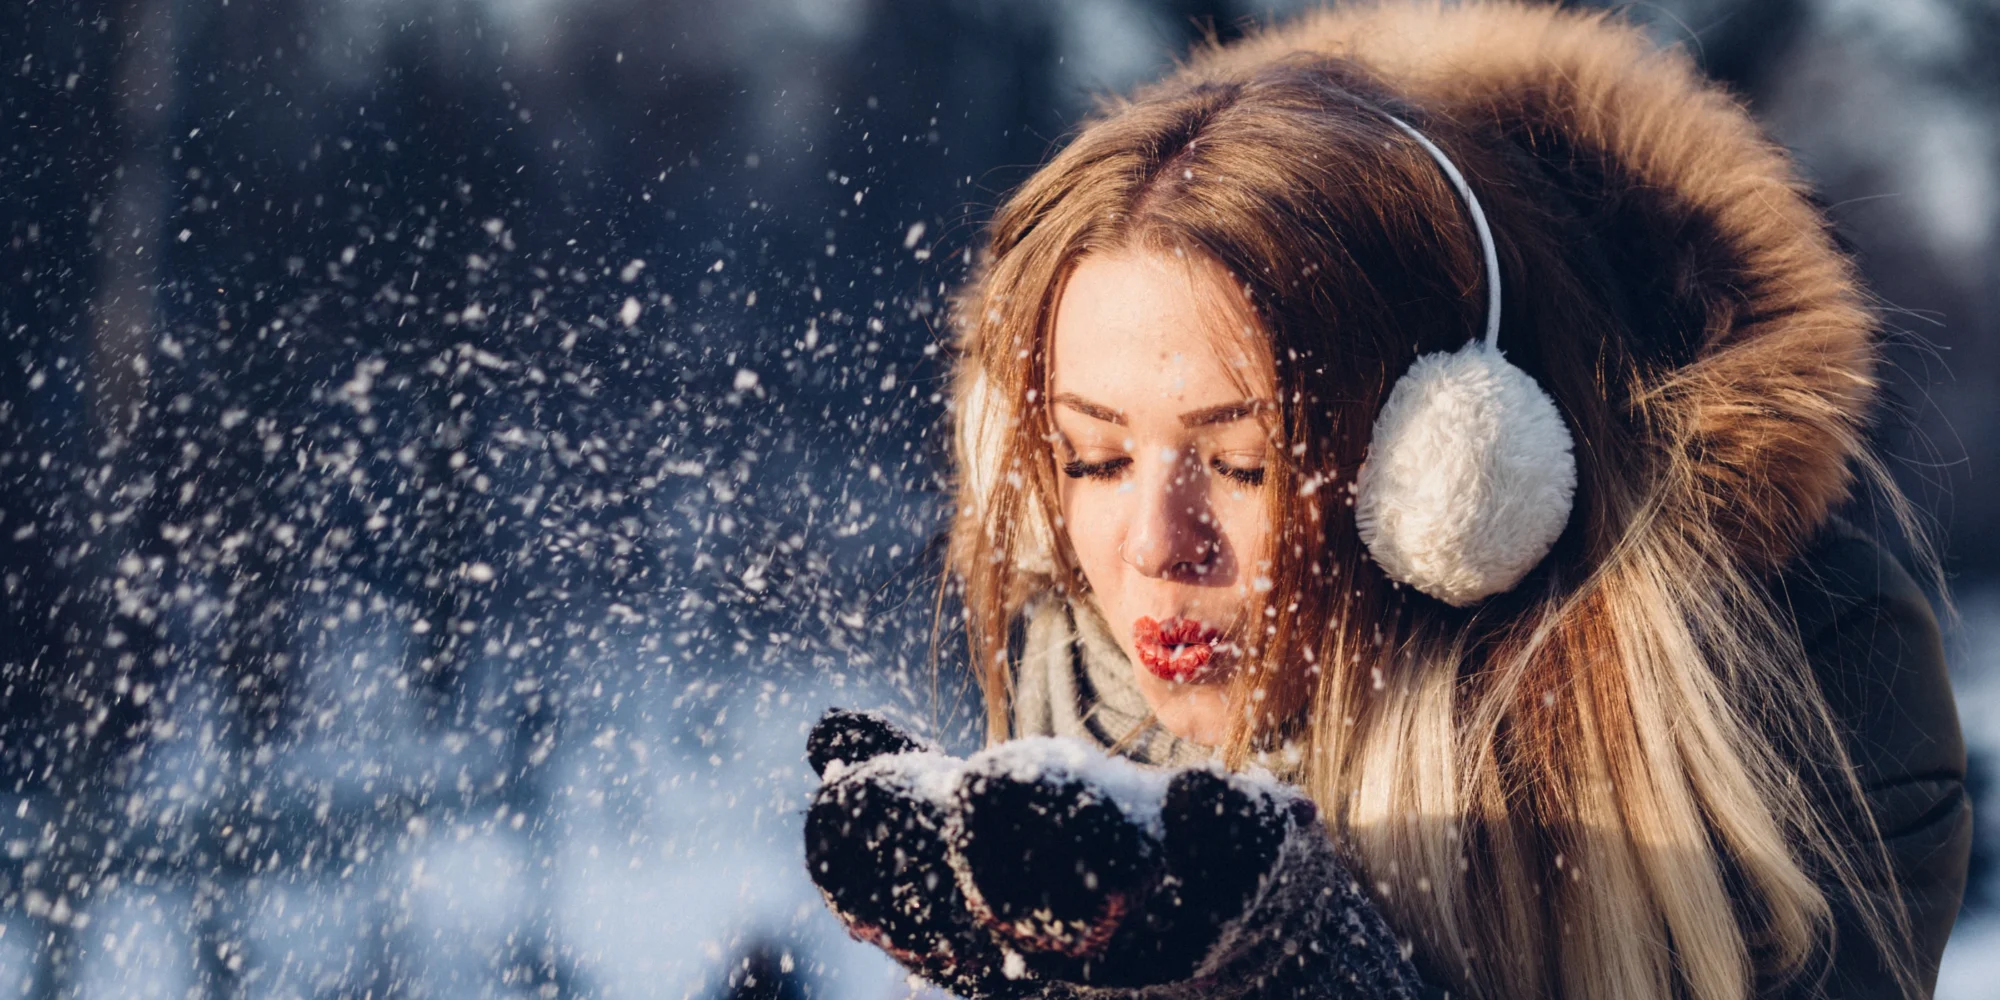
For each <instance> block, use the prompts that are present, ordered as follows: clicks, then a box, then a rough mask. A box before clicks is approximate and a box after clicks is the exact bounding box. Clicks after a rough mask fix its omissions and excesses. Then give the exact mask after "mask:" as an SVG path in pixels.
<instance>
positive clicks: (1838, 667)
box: [1017, 518, 1972, 1000]
mask: <svg viewBox="0 0 2000 1000" xmlns="http://www.w3.org/2000/svg"><path fill="white" fill-rule="evenodd" d="M1773 588H1774V593H1775V595H1776V597H1777V601H1778V603H1779V606H1781V607H1789V608H1791V610H1792V613H1793V616H1794V618H1795V620H1796V621H1797V623H1798V631H1799V636H1800V638H1801V639H1802V640H1803V641H1804V644H1805V650H1806V655H1807V657H1808V659H1809V661H1810V663H1811V665H1812V667H1813V671H1814V673H1815V675H1816V678H1817V680H1818V682H1819V685H1820V688H1821V690H1822V691H1823V692H1824V694H1825V696H1826V699H1827V701H1828V703H1829V707H1830V708H1831V709H1832V714H1833V716H1834V719H1835V721H1836V723H1837V725H1839V726H1840V728H1841V729H1842V731H1843V732H1844V733H1845V734H1846V735H1847V737H1848V740H1847V749H1848V754H1849V756H1850V758H1851V759H1852V761H1853V763H1854V767H1855V775H1854V777H1855V779H1856V783H1857V784H1858V785H1859V786H1860V787H1861V789H1862V791H1863V794H1864V795H1865V796H1866V799H1867V802H1868V806H1869V808H1870V810H1871V811H1872V812H1873V817H1872V819H1873V822H1874V826H1875V829H1876V830H1878V831H1880V834H1881V841H1880V843H1881V846H1883V847H1885V848H1887V852H1888V857H1889V860H1890V864H1891V866H1892V867H1893V869H1894V874H1895V878H1896V883H1897V890H1898V892H1899V894H1900V896H1901V898H1902V900H1903V902H1904V905H1905V906H1906V907H1907V909H1908V912H1909V917H1910V928H1911V931H1912V936H1911V948H1910V951H1909V953H1908V955H1907V956H1906V961H1907V962H1908V963H1909V965H1910V967H1911V968H1912V969H1913V971H1915V973H1916V974H1917V978H1918V981H1919V983H1920V985H1922V987H1923V988H1924V991H1925V993H1926V995H1928V993H1929V991H1930V989H1931V986H1932V984H1933V983H1934V982H1935V980H1936V978H1937V969H1938V959H1939V956H1940V955H1941V954H1942V953H1943V951H1944V945H1945V940H1946V938H1948V937H1949V936H1950V934H1951V927H1952V922H1953V920H1954V919H1955V918H1956V917H1957V915H1958V905H1959V899H1960V897H1961V896H1962V895H1963V893H1964V890H1965V878H1966V864H1967V860H1968V857H1969V855H1970V851H1971V844H1972V811H1971V808H1970V805H1969V803H1968V800H1967V799H1966V795H1965V787H1964V779H1965V744H1964V741H1963V740H1962V739H1961V738H1960V735H1959V726H1958V714H1957V710H1956V708H1955V707H1954V705H1953V702H1952V696H1951V686H1950V683H1949V680H1948V678H1947V676H1946V672H1945V662H1944V649H1943V645H1942V643H1941V641H1940V638H1939V634H1938V625H1937V620H1936V618H1935V616H1934V615H1933V613H1932V611H1931V607H1930V605H1929V603H1928V602H1927V601H1926V600H1925V598H1924V595H1923V592H1922V591H1921V590H1919V589H1918V587H1917V585H1916V583H1915V581H1914V580H1912V579H1911V577H1910V574H1909V573H1908V572H1907V571H1906V570H1904V568H1903V567H1902V565H1901V564H1899V563H1898V562H1897V561H1896V559H1895V558H1894V557H1893V556H1891V555H1890V554H1889V553H1888V552H1887V551H1886V550H1885V549H1884V548H1883V547H1882V546H1881V545H1880V544H1879V543H1877V542H1876V541H1874V540H1873V539H1872V538H1870V537H1868V536H1867V535H1865V534H1863V533H1862V532H1861V531H1859V530H1857V529H1856V528H1855V527H1854V526H1852V525H1851V524H1849V523H1848V522H1847V521H1845V520H1842V519H1840V518H1832V519H1829V520H1828V522H1827V523H1826V525H1825V527H1824V528H1823V530H1822V531H1820V532H1819V533H1818V535H1817V536H1816V537H1815V538H1814V539H1813V541H1812V542H1811V544H1809V545H1808V546H1807V548H1806V549H1805V551H1804V552H1802V553H1801V554H1800V555H1799V557H1798V558H1797V559H1796V560H1794V561H1793V563H1792V564H1791V565H1790V566H1789V567H1787V569H1786V570H1785V572H1784V573H1783V574H1781V575H1780V576H1779V577H1778V578H1777V579H1776V581H1775V582H1774V584H1773ZM1081 610H1082V613H1081V614H1071V613H1069V612H1068V611H1067V610H1066V609H1054V608H1040V609H1038V613H1033V614H1031V615H1030V617H1029V621H1028V628H1027V634H1026V635H1025V636H1024V640H1025V641H1024V642H1023V643H1022V648H1021V658H1020V660H1019V661H1018V663H1019V672H1018V676H1019V679H1020V682H1021V689H1020V691H1021V699H1020V703H1019V705H1018V711H1017V722H1018V724H1019V728H1020V730H1021V732H1022V733H1023V734H1024V735H1062V736H1068V737H1072V738H1077V739H1083V740H1088V741H1092V742H1096V743H1098V744H1099V745H1101V746H1104V747H1106V748H1107V749H1109V748H1111V747H1113V746H1114V745H1115V746H1117V747H1118V749H1119V751H1120V752H1122V753H1125V754H1127V755H1129V756H1133V757H1136V758H1138V759H1140V760H1144V761H1147V762H1150V763H1156V764H1162V765H1168V766H1176V765H1184V764H1188V763H1191V762H1194V761H1197V760H1200V759H1202V758H1203V757H1204V756H1205V755H1204V754H1203V753H1201V752H1200V749H1199V748H1197V747H1194V746H1193V745H1191V744H1187V743H1185V742H1184V741H1181V740H1177V739H1175V738H1174V737H1173V736H1172V735H1171V734H1168V733H1166V732H1165V731H1164V730H1161V729H1159V728H1158V727H1157V726H1154V727H1148V728H1145V729H1142V730H1140V732H1139V735H1138V736H1137V737H1136V738H1134V737H1133V736H1132V732H1133V729H1134V727H1135V726H1139V725H1142V724H1143V722H1144V717H1145V713H1144V706H1143V704H1142V703H1141V702H1140V700H1139V694H1138V692H1137V690H1136V689H1135V688H1133V687H1132V686H1131V682H1130V681H1129V680H1128V679H1127V677H1126V675H1127V674H1128V672H1129V670H1130V667H1129V665H1128V664H1126V663H1125V661H1124V659H1123V656H1122V654H1121V653H1119V652H1118V651H1117V647H1116V646H1115V644H1113V643H1112V641H1111V639H1110V638H1109V636H1108V635H1105V634H1103V626H1102V624H1101V623H1100V622H1098V621H1096V620H1095V617H1094V614H1093V613H1092V612H1090V611H1089V610H1088V609H1081ZM1803 770H1807V771H1810V770H1811V768H1810V767H1807V768H1803ZM1826 801H1827V802H1829V803H1837V802H1841V801H1844V798H1843V797H1842V796H1839V795H1833V794H1829V795H1827V796H1826ZM1848 819H1849V821H1850V822H1849V823H1847V824H1844V825H1847V826H1849V827H1850V828H1854V827H1858V828H1859V829H1866V824H1854V823H1852V822H1851V820H1852V817H1848ZM1874 847H1875V845H1874V844H1872V843H1869V842H1867V841H1865V840H1857V841H1856V842H1854V844H1853V848H1854V850H1855V851H1857V852H1860V851H1867V850H1872V849H1874ZM1829 890H1830V891H1835V887H1832V886H1829ZM1832 902H1833V903H1834V909H1835V914H1836V926H1835V934H1834V943H1833V957H1832V962H1831V965H1830V967H1824V974H1823V975H1818V974H1816V973H1817V972H1818V971H1819V970H1817V969H1816V970H1815V973H1814V974H1809V975H1808V976H1805V977H1801V978H1798V979H1795V980H1794V981H1791V982H1788V983H1783V984H1776V985H1769V986H1767V987H1766V988H1765V989H1763V990H1762V991H1761V993H1760V995H1762V996H1764V997H1767V998H1770V1000H1807V998H1821V997H1824V998H1827V1000H1877V998H1890V997H1896V996H1898V994H1897V991H1896V989H1895V987H1894V979H1893V977H1892V976H1891V975H1890V974H1889V972H1888V971H1887V970H1886V969H1885V968H1884V966H1883V965H1882V962H1881V958H1882V956H1881V955H1880V954H1879V952H1878V951H1877V949H1876V948H1875V947H1874V945H1873V943H1872V941H1871V939H1870V937H1869V936H1868V935H1867V934H1866V933H1865V932H1864V930H1863V929H1862V927H1861V925H1860V923H1859V921H1858V920H1857V918H1856V916H1855V914H1854V913H1853V911H1852V909H1851V908H1850V907H1848V906H1847V905H1845V902H1844V900H1843V899H1842V898H1841V897H1839V896H1837V895H1836V896H1835V897H1834V898H1833V899H1832ZM1301 923H1303V921H1301ZM1431 996H1432V997H1433V998H1442V997H1443V996H1444V993H1443V992H1442V991H1434V992H1433V993H1432V994H1431Z"/></svg>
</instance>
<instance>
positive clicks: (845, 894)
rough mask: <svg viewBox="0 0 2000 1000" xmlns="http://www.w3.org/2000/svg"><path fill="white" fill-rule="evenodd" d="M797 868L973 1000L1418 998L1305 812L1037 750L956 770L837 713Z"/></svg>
mask: <svg viewBox="0 0 2000 1000" xmlns="http://www.w3.org/2000/svg"><path fill="white" fill-rule="evenodd" d="M807 755H808V758H809V759H810V760H811V762H812V765H813V768H814V769H815V770H816V771H818V772H819V773H820V775H821V778H822V784H821V786H820V788H819V791H818V792H816V793H815V794H814V796H813V800H812V805H811V807H810V808H809V810H808V811H807V814H806V830H805V833H806V864H807V867H808V869H809V871H810V873H811V875H812V879H813V882H814V883H815V884H817V885H818V886H819V887H820V891H821V892H822V893H823V894H824V895H825V897H826V900H827V904H828V905H829V906H830V907H832V909H833V911H834V913H835V914H836V915H838V916H839V917H840V919H841V921H842V922H843V923H845V924H846V925H847V928H848V931H849V932H850V933H851V934H853V935H854V936H855V937H856V938H858V939H860V940H863V941H867V942H869V943H871V944H874V945H876V946H878V947H880V948H882V949H883V950H884V951H887V952H888V953H889V954H890V955H891V956H893V957H894V958H895V959H896V960H897V961H898V962H900V963H902V964H903V965H904V967H906V968H908V969H910V970H911V971H913V972H915V973H917V974H918V975H920V976H922V977H923V978H925V979H928V980H930V981H931V982H934V983H936V984H938V985H939V986H942V987H944V988H946V989H948V990H952V991H954V992H958V993H961V994H965V995H969V996H973V997H1045V998H1069V997H1103V998H1107V1000H1109V998H1139V997H1147V998H1176V997H1190V998H1191V997H1203V998H1209V997H1257V998H1266V997H1268V998H1277V997H1322V998H1365V1000H1378V998H1379V1000H1406V998H1413V997H1416V996H1417V995H1418V993H1419V984H1418V980H1417V976H1416V973H1415V971H1414V970H1413V969H1412V968H1411V966H1410V964H1409V962H1408V960H1407V959H1405V958H1404V956H1403V954H1402V951H1401V949H1400V948H1399V947H1398V946H1397V943H1396V939H1395V935H1394V934H1393V933H1392V932H1391V931H1390V929H1389V927H1388V925H1387V924H1386V923H1384V922H1383V920H1382V917H1381V914H1380V913H1379V912H1378V911H1377V910H1376V908H1375V905H1374V903H1373V902H1372V901H1370V900H1369V899H1368V898H1367V897H1366V896H1365V895H1364V894H1362V892H1361V890H1360V887H1359V886H1358V885H1357V884H1356V883H1355V881H1354V879H1353V878H1352V877H1351V876H1350V875H1349V873H1348V871H1347V869H1346V867H1345V865H1344V864H1343V863H1342V862H1341V861H1340V859H1339V857H1338V856H1337V855H1336V853H1335V852H1334V849H1333V845H1332V843H1331V841H1330V840H1329V839H1328V837H1327V834H1326V831H1325V829H1324V828H1323V827H1322V826H1321V824H1320V822H1319V817H1318V813H1317V811H1316V810H1315V809H1314V808H1313V806H1312V803H1311V802H1310V801H1309V800H1307V799H1305V798H1304V797H1302V796H1301V795H1299V794H1298V793H1297V792H1296V791H1295V790H1292V789H1288V788H1285V787H1284V786H1281V785H1278V784H1276V783H1273V782H1269V781H1260V780H1256V779H1252V778H1247V777H1242V776H1238V775H1231V774H1227V773H1224V772H1221V771H1217V770H1210V769H1207V768H1188V769H1182V770H1176V771H1162V770H1156V769H1151V768H1146V767H1143V766H1141V765H1138V764H1135V763H1132V762H1130V761H1126V760H1123V759H1120V758H1113V757H1106V756H1104V755H1103V754H1102V753H1101V752H1100V751H1098V750H1096V749H1095V748H1091V747H1087V746H1085V745H1083V744H1080V743H1076V742H1072V741H1066V740H1056V739H1026V740H1016V741H1013V742H1010V743H1006V744H1002V745H1000V746H997V747H993V748H991V749H989V750H986V751H983V752H981V753H978V754H975V755H974V756H973V757H972V758H970V759H969V760H960V759H958V758H955V757H949V756H946V755H945V754H943V753H942V752H940V751H939V750H937V749H936V748H934V747H931V746H928V745H926V744H924V743H922V742H921V741H919V740H917V739H915V738H914V737H911V736H910V735H908V734H906V733H904V732H903V731H902V730H900V729H898V728H896V727H895V726H894V725H893V724H891V723H889V722H888V721H887V720H885V719H882V718H881V717H879V716H875V715H870V714H865V713H859V712H847V711H841V710H834V711H831V712H828V713H827V715H826V716H825V717H824V718H822V719H821V720H820V722H819V724H818V725H817V726H815V727H814V729H813V731H812V735H811V737H810V738H809V739H808V741H807Z"/></svg>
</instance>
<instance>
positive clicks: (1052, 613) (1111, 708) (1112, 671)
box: [1014, 594, 1214, 767]
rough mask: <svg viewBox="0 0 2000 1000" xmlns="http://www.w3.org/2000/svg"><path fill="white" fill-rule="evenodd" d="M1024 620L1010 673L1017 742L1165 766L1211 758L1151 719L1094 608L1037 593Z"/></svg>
mask: <svg viewBox="0 0 2000 1000" xmlns="http://www.w3.org/2000/svg"><path fill="white" fill-rule="evenodd" d="M1023 619H1024V622H1023V624H1024V625H1025V628H1024V629H1023V632H1022V636H1023V638H1022V641H1021V644H1020V647H1019V654H1020V655H1019V657H1018V658H1017V659H1016V661H1015V669H1014V684H1015V689H1014V731H1015V732H1016V733H1017V734H1018V735H1021V736H1066V737H1069V738H1072V739H1079V740H1083V741H1085V742H1087V743H1093V744H1096V745H1097V746H1100V747H1102V748H1104V749H1105V751H1107V752H1110V753H1116V754H1121V755H1123V756H1125V757H1129V758H1131V759H1133V760H1136V761H1138V762H1140V763H1142V764H1155V765H1160V766H1163V767H1185V766H1188V765H1190V764H1200V763H1203V762H1205V761H1208V760H1210V759H1211V758H1212V757H1213V756H1214V754H1213V751H1211V750H1210V749H1209V748H1208V747H1205V746H1203V745H1201V744H1199V743H1195V742H1193V741H1191V740H1184V739H1181V738H1179V737H1177V736H1175V735H1174V734H1172V733H1170V732H1168V731H1167V730H1166V729H1165V728H1164V727H1162V726H1161V725H1160V724H1159V723H1158V722H1157V721H1155V720H1154V718H1153V713H1152V710H1151V709H1149V708H1148V707H1147V706H1146V699H1145V696H1144V695H1142V694H1140V693H1139V687H1138V685H1137V684H1136V683H1134V682H1133V680H1132V661H1131V660H1130V659H1129V658H1127V657H1126V655H1125V651H1124V650H1123V649H1120V648H1119V646H1118V642H1117V640H1115V639H1113V638H1112V637H1111V630H1110V627H1109V626H1108V625H1106V624H1105V621H1104V617H1103V615H1102V614H1100V613H1099V612H1098V610H1097V605H1096V603H1095V602H1094V601H1091V600H1090V599H1089V598H1088V597H1087V596H1086V597H1083V598H1080V599H1078V600H1076V601H1068V600H1064V599H1063V598H1062V597H1060V596H1057V595H1055V594H1043V595H1041V596H1039V597H1037V598H1036V599H1034V600H1032V601H1030V602H1029V603H1028V606H1027V608H1026V609H1025V610H1024V611H1023Z"/></svg>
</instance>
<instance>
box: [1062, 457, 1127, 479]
mask: <svg viewBox="0 0 2000 1000" xmlns="http://www.w3.org/2000/svg"><path fill="white" fill-rule="evenodd" d="M1131 464H1132V460H1131V459H1129V458H1124V457H1119V458H1107V459H1105V460H1104V461H1102V462H1086V461H1084V460H1083V459H1080V458H1077V459H1071V460H1070V461H1067V462H1064V463H1063V466H1062V470H1063V475H1065V476H1068V477H1070V478H1071V479H1116V478H1118V474H1119V473H1120V472H1123V471H1125V467H1126V466H1128V465H1131Z"/></svg>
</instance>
